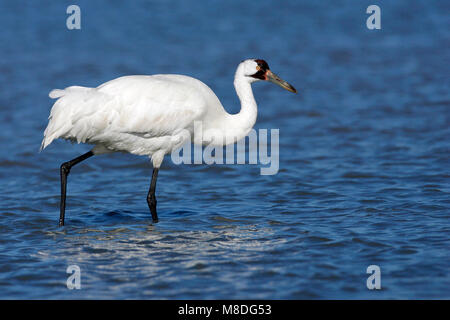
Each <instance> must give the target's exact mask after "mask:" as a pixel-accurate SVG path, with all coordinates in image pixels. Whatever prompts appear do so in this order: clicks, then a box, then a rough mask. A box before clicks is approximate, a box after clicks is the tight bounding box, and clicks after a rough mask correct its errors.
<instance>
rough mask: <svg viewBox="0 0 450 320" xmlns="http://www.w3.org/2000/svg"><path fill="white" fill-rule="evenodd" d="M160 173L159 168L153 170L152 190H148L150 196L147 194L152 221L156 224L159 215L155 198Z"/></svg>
mask: <svg viewBox="0 0 450 320" xmlns="http://www.w3.org/2000/svg"><path fill="white" fill-rule="evenodd" d="M158 171H159V168H154V169H153V174H152V181H151V182H150V189H149V190H148V194H147V203H148V207H149V208H150V212H151V214H152V220H153V222H155V223H156V222H158V214H157V213H156V196H155V190H156V180H157V179H158Z"/></svg>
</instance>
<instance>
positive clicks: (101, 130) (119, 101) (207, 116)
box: [41, 59, 297, 226]
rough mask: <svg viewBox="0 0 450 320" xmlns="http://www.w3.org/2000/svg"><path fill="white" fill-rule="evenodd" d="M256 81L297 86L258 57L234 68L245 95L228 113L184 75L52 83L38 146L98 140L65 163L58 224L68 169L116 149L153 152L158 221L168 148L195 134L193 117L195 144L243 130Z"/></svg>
mask: <svg viewBox="0 0 450 320" xmlns="http://www.w3.org/2000/svg"><path fill="white" fill-rule="evenodd" d="M259 80H267V81H270V82H273V83H275V84H278V85H279V86H281V87H282V88H284V89H286V90H289V91H291V92H294V93H296V92H297V91H296V90H295V88H294V87H293V86H291V85H290V84H289V83H287V82H286V81H284V80H282V79H280V78H279V77H278V76H277V75H276V74H274V73H273V72H272V71H271V70H270V69H269V66H268V64H267V62H265V61H264V60H261V59H248V60H244V61H243V62H241V63H240V64H239V66H238V68H237V70H236V74H235V77H234V87H235V89H236V93H237V95H238V97H239V100H240V102H241V110H240V112H239V113H237V114H229V113H227V112H226V111H225V109H224V108H223V106H222V104H221V103H220V101H219V99H218V98H217V96H216V95H215V94H214V92H213V91H212V90H211V89H210V88H209V87H208V86H207V85H206V84H204V83H203V82H201V81H199V80H197V79H194V78H191V77H188V76H184V75H175V74H158V75H152V76H146V75H134V76H125V77H120V78H117V79H114V80H111V81H108V82H106V83H104V84H102V85H100V86H99V87H97V88H88V87H80V86H72V87H68V88H66V89H64V90H59V89H55V90H52V91H51V92H50V94H49V96H50V98H53V99H57V100H56V102H55V104H54V105H53V107H52V109H51V112H50V116H49V123H48V126H47V128H46V129H45V132H44V139H43V140H42V145H41V150H43V149H45V148H46V147H47V146H48V145H49V144H50V143H51V142H52V141H53V140H55V139H58V138H62V139H66V140H71V141H76V142H78V143H80V142H82V143H88V144H91V145H94V147H93V148H92V150H91V151H89V152H87V153H85V154H83V155H81V156H79V157H77V158H75V159H73V160H70V161H68V162H64V163H63V164H62V165H61V168H60V175H61V203H60V217H59V225H60V226H63V225H64V215H65V207H66V188H67V176H68V175H69V172H70V169H71V168H72V167H73V166H74V165H76V164H78V163H80V162H81V161H84V160H86V159H87V158H90V157H92V156H93V155H98V154H104V153H110V152H118V151H119V152H129V153H132V154H136V155H145V156H150V158H151V161H152V164H153V174H152V179H151V182H150V188H149V191H148V195H147V203H148V206H149V209H150V212H151V215H152V219H153V222H158V215H157V213H156V196H155V189H156V179H157V177H158V170H159V167H160V166H161V163H162V161H163V158H164V155H166V154H168V153H170V152H171V151H172V150H174V149H176V148H178V147H180V146H181V145H183V143H185V142H186V139H187V138H186V135H185V134H183V132H184V133H185V132H186V130H187V131H188V132H190V133H194V123H195V122H200V123H201V124H202V130H203V132H202V134H201V135H200V136H199V135H197V136H194V137H193V139H192V142H194V143H196V144H211V143H214V144H216V145H226V144H230V143H234V142H236V141H238V140H240V139H242V138H243V137H245V136H246V135H247V134H248V133H249V131H250V130H251V129H252V127H253V125H254V124H255V121H256V115H257V105H256V101H255V99H254V97H253V92H252V88H251V84H252V83H253V82H256V81H259ZM208 132H209V133H210V134H209V136H210V137H212V138H211V139H210V140H209V141H205V140H204V139H203V136H206V135H207V133H208ZM212 132H214V134H211V133H212Z"/></svg>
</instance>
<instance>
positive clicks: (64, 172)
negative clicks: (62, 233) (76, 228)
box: [59, 151, 94, 227]
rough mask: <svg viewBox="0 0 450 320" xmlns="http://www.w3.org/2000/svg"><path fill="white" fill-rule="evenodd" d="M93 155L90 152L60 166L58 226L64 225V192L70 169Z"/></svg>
mask: <svg viewBox="0 0 450 320" xmlns="http://www.w3.org/2000/svg"><path fill="white" fill-rule="evenodd" d="M93 155H94V153H93V152H92V151H89V152H86V153H85V154H83V155H81V156H79V157H78V158H75V159H72V160H70V161H67V162H64V163H63V164H62V165H61V169H60V174H61V203H60V214H59V226H60V227H61V226H63V225H64V216H65V211H66V191H67V176H68V175H69V173H70V169H71V168H72V167H73V166H74V165H76V164H78V163H80V162H81V161H83V160H86V159H87V158H90V157H92V156H93Z"/></svg>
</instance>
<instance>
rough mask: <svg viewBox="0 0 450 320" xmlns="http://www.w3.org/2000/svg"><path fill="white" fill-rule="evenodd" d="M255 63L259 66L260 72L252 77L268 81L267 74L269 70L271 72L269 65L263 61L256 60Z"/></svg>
mask: <svg viewBox="0 0 450 320" xmlns="http://www.w3.org/2000/svg"><path fill="white" fill-rule="evenodd" d="M255 62H256V63H257V64H258V67H259V70H258V71H257V72H256V73H255V74H253V75H252V77H253V78H256V79H261V80H267V79H266V72H267V70H269V65H268V64H267V62H266V61H264V60H262V59H255Z"/></svg>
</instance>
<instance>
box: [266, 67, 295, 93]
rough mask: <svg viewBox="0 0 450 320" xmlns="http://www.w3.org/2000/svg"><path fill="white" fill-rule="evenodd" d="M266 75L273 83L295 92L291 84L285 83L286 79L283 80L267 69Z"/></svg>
mask: <svg viewBox="0 0 450 320" xmlns="http://www.w3.org/2000/svg"><path fill="white" fill-rule="evenodd" d="M266 76H267V80H268V81H270V82H272V83H275V84H277V85H279V86H280V87H282V88H283V89H286V90H288V91H290V92H293V93H297V90H296V89H295V88H294V87H293V86H291V85H290V84H289V83H287V82H286V81H284V80H283V79H281V78H280V77H278V76H277V75H276V74H275V73H273V72H272V71H270V70H267V72H266Z"/></svg>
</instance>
